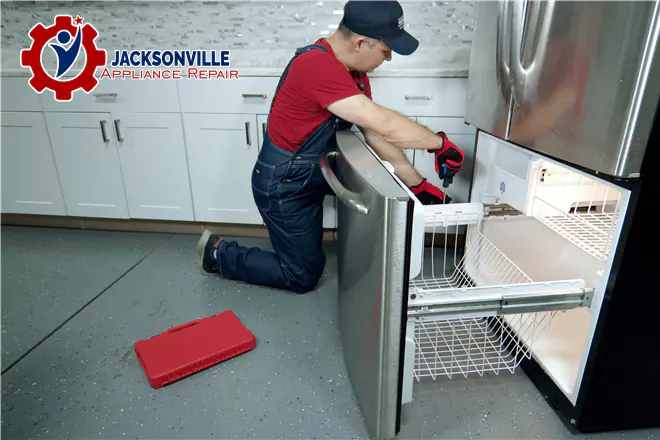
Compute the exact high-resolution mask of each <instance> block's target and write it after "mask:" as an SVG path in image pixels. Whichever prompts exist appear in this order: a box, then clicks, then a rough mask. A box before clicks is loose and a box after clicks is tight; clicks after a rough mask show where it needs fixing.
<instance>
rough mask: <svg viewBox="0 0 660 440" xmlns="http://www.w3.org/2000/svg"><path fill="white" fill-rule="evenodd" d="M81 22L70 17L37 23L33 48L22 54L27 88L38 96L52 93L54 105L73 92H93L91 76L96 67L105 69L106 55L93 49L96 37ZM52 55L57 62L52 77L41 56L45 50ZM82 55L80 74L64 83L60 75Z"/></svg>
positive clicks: (96, 83)
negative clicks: (49, 50) (49, 23)
mask: <svg viewBox="0 0 660 440" xmlns="http://www.w3.org/2000/svg"><path fill="white" fill-rule="evenodd" d="M83 21H84V20H83V18H82V17H80V16H76V18H75V19H74V18H73V17H72V16H70V15H57V16H56V17H55V21H54V24H52V25H51V26H49V27H45V26H44V25H43V24H42V23H37V24H36V25H34V27H33V28H32V29H30V32H29V36H30V38H31V39H32V44H31V46H30V48H29V49H23V50H21V66H22V67H27V68H29V69H30V70H31V71H32V77H31V78H30V80H29V84H30V86H31V87H32V89H34V91H35V92H37V93H42V92H43V91H44V90H45V89H48V90H51V91H53V92H54V93H55V100H56V101H71V97H72V95H73V92H75V91H76V90H79V89H82V90H84V91H85V92H86V93H88V94H89V93H90V92H91V91H92V90H94V89H95V88H96V86H97V85H98V83H99V80H98V79H97V78H96V77H95V76H94V73H95V72H96V69H97V68H98V67H103V66H105V63H106V58H107V55H106V51H105V50H103V49H99V48H98V47H97V46H96V42H95V40H96V37H98V35H99V33H98V31H97V30H96V28H95V27H94V26H92V25H91V24H89V23H85V24H84V25H83ZM47 45H48V47H49V48H50V49H51V50H52V51H54V54H55V56H56V58H57V71H56V73H55V76H54V77H53V76H51V75H49V74H48V72H46V69H45V66H44V64H43V61H42V55H43V52H44V49H45V48H46V46H47ZM83 52H84V57H85V59H84V65H83V67H82V69H81V70H80V72H79V73H78V74H77V75H76V76H75V77H73V78H71V79H66V80H65V79H63V75H64V74H65V73H66V72H68V71H69V69H70V68H71V66H73V64H74V63H75V62H76V61H77V60H78V59H79V58H80V56H81V55H82V53H83Z"/></svg>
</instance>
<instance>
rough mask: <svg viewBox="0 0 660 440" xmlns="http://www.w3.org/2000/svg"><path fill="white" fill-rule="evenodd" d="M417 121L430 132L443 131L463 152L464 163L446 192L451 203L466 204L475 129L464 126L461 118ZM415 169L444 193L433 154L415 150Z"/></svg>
mask: <svg viewBox="0 0 660 440" xmlns="http://www.w3.org/2000/svg"><path fill="white" fill-rule="evenodd" d="M417 121H418V122H419V123H420V124H422V125H425V126H426V127H428V128H429V129H431V130H432V131H435V132H438V131H444V132H445V133H447V137H448V138H449V140H451V141H452V142H453V143H455V144H456V146H457V147H458V148H460V149H461V151H463V154H464V155H465V161H464V162H463V165H462V166H461V169H460V171H459V172H458V174H456V176H455V177H454V181H453V183H452V184H451V185H449V187H448V188H447V191H446V192H447V194H449V196H450V197H451V198H452V203H459V202H460V203H465V202H468V201H469V198H470V182H471V181H472V172H473V171H474V151H475V145H476V138H475V131H476V130H475V128H474V127H473V126H471V125H466V124H465V123H464V122H463V118H435V117H433V118H432V117H428V118H427V117H425V118H417ZM415 168H416V169H417V171H419V172H420V174H421V175H422V176H423V177H426V178H427V179H428V181H429V182H431V183H432V184H434V185H436V186H438V187H439V188H440V189H441V190H443V191H445V188H443V187H442V181H441V180H440V178H439V177H438V173H437V172H436V171H435V157H434V154H433V153H429V152H428V151H426V150H415Z"/></svg>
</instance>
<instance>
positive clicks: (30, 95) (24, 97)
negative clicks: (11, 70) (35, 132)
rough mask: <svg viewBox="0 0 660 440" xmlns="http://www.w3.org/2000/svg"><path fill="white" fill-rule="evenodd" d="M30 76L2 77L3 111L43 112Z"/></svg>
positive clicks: (0, 96) (1, 95)
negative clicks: (29, 80) (29, 81)
mask: <svg viewBox="0 0 660 440" xmlns="http://www.w3.org/2000/svg"><path fill="white" fill-rule="evenodd" d="M28 79H29V78H28V77H26V76H20V77H15V78H2V80H1V82H2V93H1V94H0V99H1V102H2V111H5V112H26V111H27V112H30V111H33V112H41V111H42V108H41V102H40V101H39V95H38V94H37V93H36V92H35V91H34V90H32V88H31V87H30V84H29V83H28Z"/></svg>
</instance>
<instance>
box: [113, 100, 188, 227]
mask: <svg viewBox="0 0 660 440" xmlns="http://www.w3.org/2000/svg"><path fill="white" fill-rule="evenodd" d="M112 118H113V121H112V124H113V125H112V131H113V133H112V135H113V136H114V137H115V139H116V141H117V147H118V151H119V160H120V164H121V171H122V175H123V181H124V188H125V191H126V200H127V202H128V212H129V216H130V217H131V218H143V219H159V220H179V221H192V220H194V215H193V208H192V197H191V194H190V181H189V179H188V159H187V157H186V147H185V143H184V138H183V128H182V123H181V115H180V114H167V113H166V114H154V113H119V112H113V113H112Z"/></svg>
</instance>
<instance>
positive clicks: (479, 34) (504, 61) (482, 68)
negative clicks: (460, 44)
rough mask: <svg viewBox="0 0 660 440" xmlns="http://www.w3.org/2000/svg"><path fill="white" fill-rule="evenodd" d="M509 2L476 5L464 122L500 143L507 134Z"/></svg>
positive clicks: (508, 107)
mask: <svg viewBox="0 0 660 440" xmlns="http://www.w3.org/2000/svg"><path fill="white" fill-rule="evenodd" d="M510 3H511V2H509V1H499V2H490V1H487V2H477V3H476V4H475V9H476V22H477V24H476V29H475V36H474V39H473V41H472V51H471V53H470V75H469V78H468V87H467V106H466V111H465V121H466V122H468V123H470V124H472V125H474V126H476V127H479V128H480V129H482V130H484V131H487V132H489V133H491V134H494V135H495V136H498V137H500V138H502V139H504V138H505V137H506V135H507V133H508V126H507V124H508V120H509V114H510V101H511V99H510V97H511V79H510V66H509V57H510V54H509V40H510V38H509V36H508V34H509V31H510V26H509V25H508V21H510V16H511V12H512V10H511V9H512V8H511V5H510Z"/></svg>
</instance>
